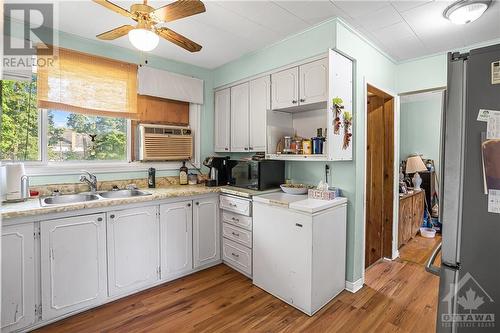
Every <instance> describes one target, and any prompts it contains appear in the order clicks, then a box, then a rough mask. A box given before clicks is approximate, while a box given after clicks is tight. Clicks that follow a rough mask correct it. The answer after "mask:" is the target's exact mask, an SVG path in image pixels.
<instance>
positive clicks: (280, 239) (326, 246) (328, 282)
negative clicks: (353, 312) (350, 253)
mask: <svg viewBox="0 0 500 333" xmlns="http://www.w3.org/2000/svg"><path fill="white" fill-rule="evenodd" d="M253 214H254V215H253V283H254V284H255V285H256V286H258V287H260V288H262V289H264V290H266V291H267V292H269V293H271V294H272V295H274V296H276V297H278V298H280V299H282V300H283V301H285V302H287V303H289V304H290V305H292V306H294V307H296V308H297V309H299V310H301V311H303V312H305V313H306V314H308V315H310V316H311V315H313V314H314V313H315V312H317V311H318V310H319V309H321V308H322V307H323V306H324V305H325V304H327V303H328V302H329V301H330V300H332V299H333V298H334V297H335V296H336V295H338V294H339V293H340V292H341V291H342V290H344V289H345V258H346V214H347V199H345V198H336V199H335V200H330V201H327V200H316V199H308V198H307V195H291V194H286V193H272V194H266V195H262V196H256V197H254V198H253Z"/></svg>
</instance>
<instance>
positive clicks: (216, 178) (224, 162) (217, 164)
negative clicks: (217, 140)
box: [203, 156, 230, 186]
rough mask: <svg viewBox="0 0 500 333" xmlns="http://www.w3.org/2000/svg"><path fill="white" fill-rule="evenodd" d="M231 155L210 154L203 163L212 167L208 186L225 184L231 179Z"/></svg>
mask: <svg viewBox="0 0 500 333" xmlns="http://www.w3.org/2000/svg"><path fill="white" fill-rule="evenodd" d="M229 159H230V157H229V156H223V157H221V156H209V157H207V158H206V159H205V160H204V161H203V165H204V166H206V167H208V168H209V169H210V174H209V178H208V180H207V182H206V183H205V185H206V186H223V185H227V183H228V181H229V165H228V164H229Z"/></svg>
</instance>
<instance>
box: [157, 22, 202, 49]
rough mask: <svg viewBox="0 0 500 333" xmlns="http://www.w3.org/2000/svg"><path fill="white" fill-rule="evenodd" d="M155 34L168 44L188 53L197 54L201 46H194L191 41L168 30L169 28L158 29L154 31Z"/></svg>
mask: <svg viewBox="0 0 500 333" xmlns="http://www.w3.org/2000/svg"><path fill="white" fill-rule="evenodd" d="M156 33H157V34H158V35H160V36H161V37H163V38H165V39H166V40H168V41H169V42H172V43H174V44H177V45H179V46H180V47H182V48H184V49H186V50H188V51H189V52H198V51H199V50H201V45H199V44H196V43H195V42H193V41H192V40H190V39H188V38H186V37H184V36H182V35H180V34H178V33H177V32H175V31H173V30H170V29H169V28H158V29H156Z"/></svg>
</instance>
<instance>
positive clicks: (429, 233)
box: [420, 227, 436, 238]
mask: <svg viewBox="0 0 500 333" xmlns="http://www.w3.org/2000/svg"><path fill="white" fill-rule="evenodd" d="M420 234H421V235H422V237H425V238H434V236H436V230H435V229H432V228H423V227H422V228H420Z"/></svg>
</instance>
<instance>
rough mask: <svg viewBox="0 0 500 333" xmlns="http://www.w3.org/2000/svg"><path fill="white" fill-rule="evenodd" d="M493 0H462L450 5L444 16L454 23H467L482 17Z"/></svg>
mask: <svg viewBox="0 0 500 333" xmlns="http://www.w3.org/2000/svg"><path fill="white" fill-rule="evenodd" d="M490 3H491V0H460V1H457V2H455V3H453V4H451V5H450V6H448V7H447V8H446V9H445V10H444V12H443V16H444V17H445V18H447V19H448V20H450V21H451V22H452V23H454V24H467V23H471V22H474V21H475V20H477V19H478V18H480V17H481V16H482V15H483V14H484V12H485V11H486V10H487V9H488V7H489V6H490Z"/></svg>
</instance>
